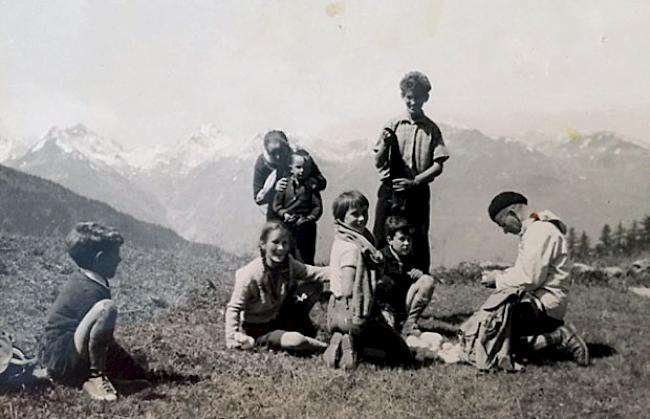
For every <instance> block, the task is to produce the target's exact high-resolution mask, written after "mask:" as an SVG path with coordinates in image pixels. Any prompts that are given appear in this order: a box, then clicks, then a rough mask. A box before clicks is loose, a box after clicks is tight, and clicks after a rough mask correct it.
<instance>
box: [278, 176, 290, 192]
mask: <svg viewBox="0 0 650 419" xmlns="http://www.w3.org/2000/svg"><path fill="white" fill-rule="evenodd" d="M288 185H289V179H288V178H286V177H283V178H281V179H280V180H278V181H277V182H276V183H275V191H276V192H283V191H284V190H285V189H287V186H288Z"/></svg>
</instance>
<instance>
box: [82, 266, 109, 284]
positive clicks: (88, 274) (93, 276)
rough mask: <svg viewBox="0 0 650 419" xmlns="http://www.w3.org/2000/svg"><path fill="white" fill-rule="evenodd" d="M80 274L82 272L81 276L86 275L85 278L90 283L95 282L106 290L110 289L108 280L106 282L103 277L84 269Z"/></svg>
mask: <svg viewBox="0 0 650 419" xmlns="http://www.w3.org/2000/svg"><path fill="white" fill-rule="evenodd" d="M81 272H83V274H84V275H86V277H87V278H88V279H90V280H91V281H95V282H97V283H98V284H99V285H101V286H104V287H106V288H110V285H108V280H106V278H104V277H103V276H101V275H100V274H98V273H97V272H93V271H91V270H88V269H84V268H81Z"/></svg>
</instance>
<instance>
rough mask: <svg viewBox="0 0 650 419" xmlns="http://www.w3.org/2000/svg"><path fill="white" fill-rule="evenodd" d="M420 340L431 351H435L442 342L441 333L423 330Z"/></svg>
mask: <svg viewBox="0 0 650 419" xmlns="http://www.w3.org/2000/svg"><path fill="white" fill-rule="evenodd" d="M420 341H421V342H422V343H424V344H425V345H426V346H427V347H428V348H430V349H432V350H433V351H437V350H438V349H440V345H441V344H442V335H441V334H439V333H433V332H423V333H422V334H421V335H420Z"/></svg>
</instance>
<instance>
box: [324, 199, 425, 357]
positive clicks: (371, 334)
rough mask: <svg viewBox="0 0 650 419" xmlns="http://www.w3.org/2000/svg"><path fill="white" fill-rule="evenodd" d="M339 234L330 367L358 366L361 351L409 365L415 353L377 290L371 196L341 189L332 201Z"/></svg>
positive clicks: (333, 266)
mask: <svg viewBox="0 0 650 419" xmlns="http://www.w3.org/2000/svg"><path fill="white" fill-rule="evenodd" d="M332 207H333V213H334V219H335V227H334V228H335V232H336V234H335V237H334V242H333V243H332V251H331V254H330V291H331V293H332V295H331V296H330V301H329V305H328V307H327V326H328V328H329V330H330V332H332V338H331V340H330V344H329V346H328V348H327V349H326V351H325V354H324V358H325V364H326V365H327V366H328V367H330V368H337V367H341V368H343V369H352V368H355V367H356V365H357V363H358V359H359V357H360V355H363V356H364V357H367V358H368V359H374V360H376V361H380V362H383V363H387V364H392V365H400V364H402V365H410V364H411V363H412V362H413V357H412V355H411V352H410V350H409V348H408V346H407V345H406V343H405V342H404V340H403V339H402V337H401V336H400V335H399V333H397V332H396V331H395V330H394V329H393V328H392V327H391V326H390V325H389V324H388V323H386V321H385V320H384V318H383V317H382V315H381V312H380V310H379V306H377V305H376V304H375V301H374V293H375V288H376V283H377V277H378V272H379V271H380V270H381V269H382V265H383V257H382V254H381V252H379V251H378V250H377V249H376V248H375V246H374V238H373V237H372V234H371V233H370V232H369V231H368V230H367V229H366V223H367V222H368V207H369V203H368V199H367V198H366V197H365V196H364V195H363V194H362V193H361V192H358V191H348V192H343V193H342V194H341V195H339V196H338V197H337V198H336V199H335V200H334V203H333V206H332Z"/></svg>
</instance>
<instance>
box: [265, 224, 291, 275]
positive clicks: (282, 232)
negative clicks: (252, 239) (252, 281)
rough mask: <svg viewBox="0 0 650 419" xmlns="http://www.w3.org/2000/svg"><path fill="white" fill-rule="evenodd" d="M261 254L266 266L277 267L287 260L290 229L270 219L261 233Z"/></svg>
mask: <svg viewBox="0 0 650 419" xmlns="http://www.w3.org/2000/svg"><path fill="white" fill-rule="evenodd" d="M259 246H260V255H261V256H262V259H264V262H265V264H266V266H269V267H271V268H272V267H275V266H278V265H281V264H282V263H283V262H285V261H286V260H287V256H288V255H289V250H290V238H289V231H288V230H287V229H286V227H285V226H283V225H282V223H280V222H278V221H269V222H267V223H266V224H264V226H263V227H262V232H261V233H260V244H259Z"/></svg>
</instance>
